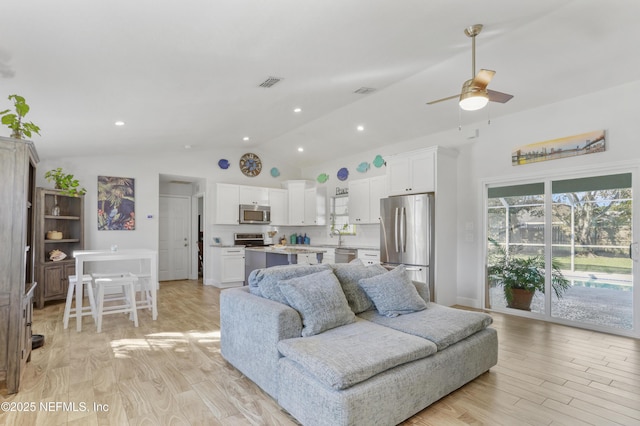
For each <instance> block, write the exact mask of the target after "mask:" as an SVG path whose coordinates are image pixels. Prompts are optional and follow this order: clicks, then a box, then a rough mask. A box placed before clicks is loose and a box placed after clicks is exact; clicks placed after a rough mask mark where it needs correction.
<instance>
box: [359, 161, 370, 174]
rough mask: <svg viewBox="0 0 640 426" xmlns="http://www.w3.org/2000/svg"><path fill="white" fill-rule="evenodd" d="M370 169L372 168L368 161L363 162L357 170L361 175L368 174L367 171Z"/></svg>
mask: <svg viewBox="0 0 640 426" xmlns="http://www.w3.org/2000/svg"><path fill="white" fill-rule="evenodd" d="M369 167H370V166H369V163H367V162H366V161H363V162H362V163H360V164H359V165H358V168H357V169H356V170H357V171H359V172H360V173H366V172H367V170H369Z"/></svg>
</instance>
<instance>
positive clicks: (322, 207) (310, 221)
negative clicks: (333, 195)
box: [286, 180, 327, 226]
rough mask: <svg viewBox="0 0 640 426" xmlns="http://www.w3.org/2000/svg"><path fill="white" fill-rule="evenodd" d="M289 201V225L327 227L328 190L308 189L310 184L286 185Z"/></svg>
mask: <svg viewBox="0 0 640 426" xmlns="http://www.w3.org/2000/svg"><path fill="white" fill-rule="evenodd" d="M286 185H287V191H288V200H289V208H288V211H289V225H302V226H305V225H325V224H326V223H327V196H326V194H327V192H326V188H315V187H308V185H309V183H308V182H306V181H304V180H300V181H289V182H287V183H286Z"/></svg>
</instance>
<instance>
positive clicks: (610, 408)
mask: <svg viewBox="0 0 640 426" xmlns="http://www.w3.org/2000/svg"><path fill="white" fill-rule="evenodd" d="M219 294H220V291H219V290H218V289H216V288H213V287H204V286H202V284H201V283H198V282H196V281H177V282H168V283H162V284H161V289H160V292H159V300H160V303H159V317H158V320H157V321H152V320H151V317H150V314H149V313H147V312H141V315H140V327H138V328H134V327H133V325H132V323H130V322H129V321H128V320H127V319H126V317H125V316H124V315H110V316H107V317H105V320H104V325H103V333H101V334H96V332H95V331H96V328H95V325H94V324H93V321H92V320H91V319H90V318H89V317H85V318H84V322H83V331H82V332H81V333H77V332H76V331H75V320H71V322H70V327H69V329H67V330H64V329H63V328H62V314H63V308H64V304H63V303H57V304H48V305H47V306H46V307H45V308H44V309H42V310H35V317H34V322H33V324H34V326H33V329H34V333H39V334H44V335H45V339H46V343H45V345H44V346H43V347H42V348H39V349H36V350H35V351H34V352H33V355H32V359H31V362H30V363H29V364H28V367H27V370H26V372H25V375H24V378H23V381H22V386H21V391H20V392H19V393H18V394H16V395H7V394H6V391H4V392H2V391H0V402H7V401H8V402H15V403H16V404H14V408H15V407H17V406H18V405H19V404H18V403H35V405H36V409H35V411H27V412H20V413H17V412H3V413H0V425H40V424H41V425H66V424H68V425H74V424H77V425H93V424H104V425H119V426H120V425H138V424H145V425H169V424H171V425H234V426H235V425H295V424H296V422H295V421H294V420H293V419H292V418H291V417H290V416H288V415H287V413H285V412H284V411H282V410H281V409H280V408H279V407H278V405H277V404H276V403H275V402H274V401H273V400H272V399H271V398H270V397H269V396H267V395H266V394H265V393H264V392H262V391H261V390H260V389H259V388H258V387H257V386H256V385H254V384H253V383H252V382H251V381H249V380H248V379H246V378H244V377H243V376H242V375H241V374H240V373H239V372H238V371H237V370H235V369H234V368H233V367H232V366H230V365H229V364H227V363H226V361H224V360H223V359H222V357H221V356H220V342H219V308H218V300H219ZM493 317H494V327H495V328H496V329H497V330H498V336H499V341H500V353H499V363H498V365H497V366H496V367H494V368H492V369H491V371H490V372H489V373H486V374H484V375H482V376H480V377H479V378H478V379H476V380H475V381H473V382H472V383H470V384H468V385H466V386H464V387H463V388H461V389H459V390H457V391H456V392H454V393H452V394H450V395H448V396H447V397H445V398H443V399H442V400H440V401H438V402H437V403H435V404H433V405H432V406H430V407H428V408H427V409H425V410H423V411H422V412H420V413H418V414H417V415H415V416H414V417H412V418H411V419H409V420H407V421H406V422H405V423H404V424H405V425H437V426H440V425H481V424H485V425H520V424H527V425H580V424H592V425H612V424H623V425H632V424H633V425H638V424H640V341H638V340H634V339H629V338H624V337H617V336H612V335H607V334H601V333H596V332H590V331H585V330H579V329H573V328H569V327H564V326H559V325H553V324H547V323H544V322H539V321H533V320H528V319H523V318H518V317H512V316H508V315H501V314H493ZM40 402H44V403H45V407H47V408H48V410H49V411H47V410H45V409H43V408H42V407H41V406H40ZM56 403H57V404H58V405H56ZM62 403H65V404H66V407H65V406H64V405H62ZM70 403H75V405H72V404H70ZM94 403H96V404H99V405H96V406H95V407H94ZM83 404H84V405H83ZM24 407H25V405H24V404H23V408H24ZM26 407H29V405H28V404H27V405H26ZM65 408H66V409H65ZM70 408H75V409H76V411H69V409H70Z"/></svg>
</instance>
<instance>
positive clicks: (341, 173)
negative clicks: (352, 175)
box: [338, 167, 349, 180]
mask: <svg viewBox="0 0 640 426" xmlns="http://www.w3.org/2000/svg"><path fill="white" fill-rule="evenodd" d="M348 178H349V170H347V168H346V167H343V168H341V169H340V170H338V179H340V180H347V179H348Z"/></svg>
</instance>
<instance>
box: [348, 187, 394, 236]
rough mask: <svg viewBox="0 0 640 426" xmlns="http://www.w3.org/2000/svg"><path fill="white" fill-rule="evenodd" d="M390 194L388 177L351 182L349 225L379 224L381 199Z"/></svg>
mask: <svg viewBox="0 0 640 426" xmlns="http://www.w3.org/2000/svg"><path fill="white" fill-rule="evenodd" d="M388 192H389V191H388V185H387V177H386V176H377V177H374V178H369V179H359V180H354V181H351V182H349V223H353V224H359V223H378V219H379V217H380V199H381V198H386V197H387V196H388Z"/></svg>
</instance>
